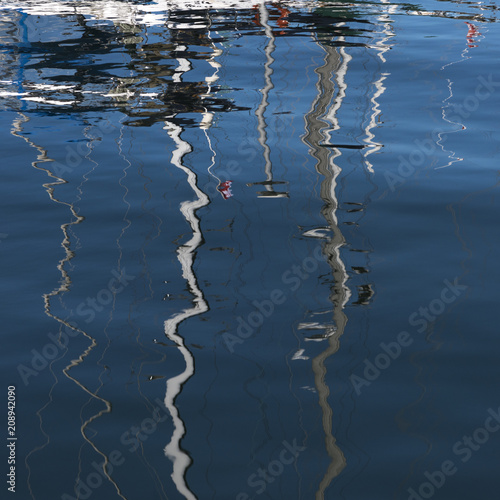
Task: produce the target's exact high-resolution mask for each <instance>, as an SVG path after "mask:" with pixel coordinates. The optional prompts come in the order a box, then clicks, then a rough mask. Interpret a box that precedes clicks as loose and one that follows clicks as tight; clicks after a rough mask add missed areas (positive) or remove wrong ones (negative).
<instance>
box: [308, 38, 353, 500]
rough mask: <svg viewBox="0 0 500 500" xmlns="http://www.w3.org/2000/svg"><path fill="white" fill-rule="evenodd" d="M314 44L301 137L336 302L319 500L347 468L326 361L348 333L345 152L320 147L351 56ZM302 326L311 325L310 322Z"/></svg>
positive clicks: (319, 380) (328, 330) (316, 365)
mask: <svg viewBox="0 0 500 500" xmlns="http://www.w3.org/2000/svg"><path fill="white" fill-rule="evenodd" d="M316 43H317V45H318V46H319V47H321V48H322V50H323V51H324V52H325V56H324V59H323V60H324V64H323V65H322V66H320V67H318V68H316V70H315V73H316V74H317V75H318V82H317V84H316V88H317V90H318V94H317V97H316V99H315V100H314V102H313V104H312V106H311V110H310V111H309V113H307V114H306V115H305V128H306V134H305V135H304V137H303V141H304V142H305V143H306V144H307V145H308V146H309V147H310V153H311V155H312V157H313V158H315V160H316V170H317V171H318V172H319V173H320V174H321V175H322V176H323V178H324V180H323V181H322V183H321V188H320V193H321V198H322V199H323V200H324V201H325V206H324V207H323V209H322V213H323V216H324V217H325V219H326V221H327V222H328V224H329V226H330V228H331V230H332V232H333V236H332V237H331V238H330V240H329V241H328V242H327V243H326V245H325V246H324V253H325V254H326V255H327V259H328V263H329V265H330V267H331V268H332V271H333V277H334V286H333V292H332V295H331V297H330V300H331V302H332V304H333V320H334V325H333V327H332V325H324V330H325V333H324V335H323V338H327V339H328V347H327V348H326V349H325V350H324V351H323V352H321V353H320V354H319V355H317V356H316V357H315V358H314V359H313V360H312V370H313V373H314V383H315V386H316V390H317V392H318V396H319V401H318V402H319V405H320V408H321V411H322V423H323V431H324V433H325V445H326V451H327V453H328V456H329V457H330V464H329V465H328V468H327V470H326V472H325V474H324V476H323V478H322V480H321V482H320V484H319V487H318V491H317V492H316V499H317V500H323V499H324V497H325V490H326V488H327V487H328V486H329V485H330V483H331V481H332V480H333V479H334V478H335V477H337V476H338V475H339V474H340V473H341V471H342V470H343V469H344V467H345V466H346V459H345V457H344V454H343V452H342V450H341V449H340V448H339V447H338V445H337V444H336V439H335V437H334V435H333V429H332V425H333V424H332V416H333V411H332V408H331V407H330V405H329V403H328V396H329V394H330V389H329V387H328V385H327V382H326V366H325V362H326V360H327V359H328V358H329V357H330V356H331V355H332V354H334V353H335V352H337V351H338V349H339V337H340V336H341V335H342V334H343V333H344V330H345V327H346V324H347V316H346V314H345V313H344V307H345V305H346V304H347V302H348V300H349V297H350V296H351V293H350V290H349V288H348V287H347V285H346V282H347V279H348V274H347V270H346V267H345V265H344V263H343V261H342V259H341V256H340V248H341V247H342V246H343V245H344V244H345V239H344V236H343V234H342V232H341V231H340V228H339V227H338V221H337V216H336V211H337V208H338V200H337V195H336V179H337V177H338V176H339V174H340V172H341V169H340V167H338V166H337V165H336V164H335V158H337V157H338V156H340V155H341V152H340V150H339V149H338V148H335V147H333V148H331V149H330V148H325V147H324V146H322V143H323V142H324V140H325V137H326V136H328V135H329V134H328V132H327V131H326V130H325V129H326V127H327V123H330V124H331V125H333V130H336V129H338V128H339V125H338V119H337V116H336V114H337V111H338V109H340V106H341V104H342V100H343V98H344V97H345V91H346V84H345V75H346V72H347V66H348V62H349V60H350V59H351V57H350V56H349V55H348V54H346V53H345V50H344V49H343V48H339V49H338V51H337V49H336V48H334V47H332V46H330V45H327V44H322V43H321V41H320V40H317V41H316ZM333 74H335V83H336V86H337V95H336V96H335V83H334V82H333V81H332V75H333ZM304 326H307V324H306V325H304Z"/></svg>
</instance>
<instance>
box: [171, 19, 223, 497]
mask: <svg viewBox="0 0 500 500" xmlns="http://www.w3.org/2000/svg"><path fill="white" fill-rule="evenodd" d="M209 23H210V20H208V24H209ZM207 27H208V26H207ZM211 45H212V49H213V54H212V57H211V59H210V60H209V63H210V65H211V66H212V67H213V68H214V73H213V74H212V75H211V76H207V77H206V78H205V81H206V82H207V84H208V85H209V87H208V90H207V93H206V94H205V96H207V95H208V94H209V93H210V91H211V86H212V85H213V83H214V82H215V81H216V80H217V79H218V76H217V74H218V71H219V68H220V64H219V63H218V62H217V61H216V60H215V58H216V57H217V56H219V55H221V53H222V51H221V50H220V49H217V48H216V47H215V46H214V44H213V42H212V44H211ZM178 62H179V66H178V68H177V70H176V73H175V75H174V77H175V78H176V80H177V81H181V80H182V75H183V73H185V72H186V71H189V69H190V68H191V64H190V62H189V61H188V60H186V59H184V58H180V59H178ZM212 119H213V114H212V113H209V112H208V111H207V110H205V113H204V114H203V116H202V120H201V122H200V124H199V128H200V130H203V133H204V135H205V137H206V139H207V142H208V146H209V148H210V151H211V152H212V162H211V165H210V167H209V173H211V172H210V168H212V167H213V165H214V163H215V151H214V150H213V148H212V145H211V142H210V139H209V137H208V134H207V129H208V128H209V127H210V126H211V124H212ZM164 128H165V129H166V130H167V133H168V135H169V137H170V138H171V139H172V140H173V141H174V144H175V149H174V151H173V153H172V159H171V163H172V165H174V166H175V167H176V168H178V169H180V170H182V171H183V172H184V173H185V174H186V176H187V183H188V184H189V186H190V187H191V189H192V190H193V192H194V194H195V195H196V198H195V199H194V200H192V201H187V200H186V201H184V202H182V203H181V205H180V211H181V213H182V215H183V216H184V218H185V219H186V222H187V223H188V224H189V226H190V227H191V230H192V237H191V239H190V240H189V241H188V242H186V243H184V244H182V245H180V246H179V247H178V249H177V258H178V260H179V262H180V264H181V268H182V276H183V278H184V279H185V280H186V282H187V286H188V288H189V291H190V292H191V294H192V295H193V298H192V304H193V307H191V308H189V309H184V310H182V311H181V312H179V313H177V314H175V315H174V316H172V317H171V318H169V319H167V320H166V321H165V322H164V328H165V336H166V337H167V338H168V339H169V340H172V341H173V342H175V343H176V345H177V347H178V349H179V351H180V353H181V354H182V356H183V358H184V362H185V369H184V371H183V372H182V373H180V374H179V375H177V376H175V377H172V378H170V379H169V380H168V381H167V386H166V392H165V399H164V403H165V406H166V408H167V409H168V411H169V412H170V415H171V416H172V421H173V425H174V432H173V434H172V438H171V440H170V442H169V443H168V444H167V445H166V446H165V448H164V453H165V455H166V456H167V457H168V458H169V459H170V460H172V462H173V472H172V476H171V477H172V480H173V482H174V484H175V486H176V488H177V490H178V491H179V493H181V494H182V495H183V496H184V498H186V499H187V500H194V499H196V498H197V497H196V495H195V494H194V493H193V492H192V491H191V490H190V488H189V486H188V485H187V482H186V472H187V469H188V467H189V466H190V464H191V458H190V456H189V455H188V454H187V453H186V452H185V451H184V450H182V448H181V440H182V438H183V436H184V434H185V433H186V427H185V424H184V421H183V420H182V418H181V416H180V414H179V410H178V409H177V407H176V406H175V400H176V398H177V396H178V395H179V394H180V393H181V391H182V388H183V385H184V384H185V383H186V382H187V381H188V380H189V379H190V378H191V377H192V376H193V375H194V372H195V361H194V356H193V354H192V353H191V351H190V350H189V349H188V348H187V347H186V344H185V341H184V338H183V337H182V336H181V335H180V334H179V332H178V328H179V325H180V324H181V323H182V322H183V321H184V320H186V319H188V318H191V317H193V316H197V315H199V314H203V313H204V312H206V311H208V310H209V306H208V302H207V301H206V300H205V297H204V295H203V292H202V290H201V289H200V286H199V284H198V279H197V277H196V274H195V272H194V269H193V265H194V261H195V256H196V251H197V249H198V248H199V247H200V245H201V244H202V243H203V233H202V231H201V226H200V219H199V217H198V216H197V215H196V212H197V211H198V210H199V209H200V208H202V207H204V206H206V205H208V204H209V203H210V198H209V197H208V195H207V194H206V193H204V192H203V191H202V190H201V189H200V188H199V187H198V178H197V175H196V173H195V172H194V171H193V170H191V169H190V168H189V167H187V166H186V165H184V157H185V156H186V155H188V154H189V153H190V152H191V151H192V150H193V148H192V146H191V145H190V144H189V143H188V142H187V141H185V140H183V139H182V138H181V134H182V131H183V129H182V127H181V126H179V125H177V124H175V123H173V122H172V121H166V122H165V127H164ZM212 175H213V174H212Z"/></svg>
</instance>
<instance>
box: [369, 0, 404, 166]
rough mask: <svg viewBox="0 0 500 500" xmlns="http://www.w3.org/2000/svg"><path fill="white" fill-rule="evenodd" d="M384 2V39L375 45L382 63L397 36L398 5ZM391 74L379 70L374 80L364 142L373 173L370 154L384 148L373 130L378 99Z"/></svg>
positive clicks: (385, 0) (376, 118) (382, 21)
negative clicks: (394, 26)
mask: <svg viewBox="0 0 500 500" xmlns="http://www.w3.org/2000/svg"><path fill="white" fill-rule="evenodd" d="M381 1H382V4H386V13H384V14H381V15H380V16H378V17H377V21H379V22H380V23H382V34H383V36H382V39H381V40H378V41H377V43H376V44H375V46H374V49H375V50H376V56H377V57H378V58H379V60H380V62H381V63H382V64H384V63H386V62H387V60H386V58H385V53H386V52H387V51H388V50H390V49H391V45H388V44H387V42H388V41H389V40H390V39H391V38H392V37H393V36H395V33H394V30H393V29H392V24H391V23H392V19H391V18H390V17H389V14H391V13H394V12H396V10H397V7H396V6H395V5H387V4H388V2H389V0H381ZM389 75H390V73H382V72H381V71H380V72H379V77H378V79H377V80H375V81H374V82H373V86H374V87H375V92H374V93H373V95H372V97H371V98H370V102H371V104H372V109H371V114H370V116H369V120H368V124H367V125H366V127H365V133H366V138H365V140H364V142H365V143H366V144H367V145H368V146H369V149H367V150H366V151H365V152H364V156H365V164H366V168H367V169H368V171H369V172H371V173H373V165H372V163H371V162H370V161H369V160H368V156H370V155H371V154H373V153H377V152H378V151H380V149H381V148H382V144H380V143H378V142H375V141H374V140H373V139H375V134H374V133H373V132H372V130H373V129H375V128H376V126H377V120H378V119H379V115H380V113H381V110H380V106H379V103H378V101H377V99H378V98H379V97H380V96H381V95H382V94H383V93H384V92H385V90H386V87H385V86H384V80H385V79H386V78H387V77H388V76H389Z"/></svg>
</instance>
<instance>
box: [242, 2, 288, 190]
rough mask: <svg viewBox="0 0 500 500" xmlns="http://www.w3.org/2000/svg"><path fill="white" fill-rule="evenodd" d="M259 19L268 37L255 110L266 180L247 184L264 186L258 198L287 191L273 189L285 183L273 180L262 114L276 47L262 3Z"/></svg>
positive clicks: (269, 149)
mask: <svg viewBox="0 0 500 500" xmlns="http://www.w3.org/2000/svg"><path fill="white" fill-rule="evenodd" d="M259 20H260V24H261V25H262V26H263V27H264V30H265V34H266V37H267V38H268V42H267V45H266V47H265V49H264V53H265V55H266V62H265V64H264V79H265V85H264V88H263V89H262V90H261V94H262V99H261V101H260V104H259V106H258V108H257V110H256V112H255V115H256V116H257V130H258V132H259V138H258V141H259V144H260V145H261V147H262V149H263V156H264V165H265V166H264V171H265V174H266V180H265V181H260V182H251V183H248V184H247V186H255V185H261V186H264V187H265V188H266V190H265V191H259V192H257V196H258V197H259V198H287V197H288V193H286V192H277V191H275V190H274V188H273V186H274V185H275V184H285V182H283V181H275V180H274V179H273V167H272V162H271V148H270V147H269V144H268V143H267V131H266V129H267V123H266V119H265V116H264V113H265V111H266V108H267V107H268V105H269V93H270V92H271V90H272V89H273V88H274V84H273V81H272V79H271V76H272V74H273V69H272V64H273V62H274V58H273V52H274V50H275V48H276V40H275V35H274V33H273V30H272V28H271V26H270V25H269V12H268V11H267V7H266V5H265V4H264V3H260V4H259Z"/></svg>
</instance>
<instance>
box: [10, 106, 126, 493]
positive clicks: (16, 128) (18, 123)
mask: <svg viewBox="0 0 500 500" xmlns="http://www.w3.org/2000/svg"><path fill="white" fill-rule="evenodd" d="M20 115H21V117H22V118H19V119H17V120H15V121H14V123H13V127H12V130H11V134H12V135H13V136H15V137H18V138H21V139H23V140H24V141H25V142H27V143H28V144H29V145H30V146H31V147H33V148H34V149H36V150H37V151H38V153H39V154H38V156H37V159H36V160H35V161H33V162H32V166H33V168H35V169H37V170H40V171H43V172H45V173H46V174H47V176H48V177H50V178H52V179H54V181H53V182H48V183H45V184H43V187H44V188H45V190H46V191H47V194H48V195H49V198H50V200H51V201H53V202H54V203H57V204H60V205H64V206H66V207H68V208H69V209H70V212H71V214H72V215H73V217H74V220H72V221H71V222H67V223H64V224H62V225H61V230H62V232H63V236H64V237H63V241H62V243H61V246H62V248H63V249H64V252H65V256H64V257H63V258H62V259H61V260H60V261H59V263H58V265H57V269H58V270H59V271H60V273H61V275H62V278H63V279H62V281H61V283H60V286H59V287H58V288H56V289H54V290H53V291H51V292H49V293H46V294H43V296H42V298H43V301H44V312H45V314H46V315H47V316H49V317H50V318H52V319H54V320H55V321H56V322H57V323H59V325H60V326H61V328H62V327H63V326H64V327H66V328H70V329H72V330H75V331H78V332H79V333H81V334H82V335H83V336H85V337H86V338H87V339H88V340H89V342H90V345H89V346H88V347H87V348H86V349H85V351H84V352H83V353H81V354H80V355H79V357H78V358H77V359H76V360H72V361H71V363H70V364H69V365H67V366H66V367H65V368H64V369H63V370H62V372H63V374H64V375H65V376H66V377H67V378H68V379H70V380H71V381H72V382H74V383H75V384H76V385H78V386H79V387H80V388H81V389H82V390H83V391H84V392H86V393H87V394H88V395H89V396H91V398H93V399H97V400H99V401H100V402H102V403H103V404H104V406H105V408H104V409H103V410H101V411H100V412H99V413H98V414H97V415H96V416H95V418H97V417H98V416H101V415H103V414H104V413H109V412H110V411H111V404H110V402H109V401H107V400H106V399H104V398H102V397H100V396H98V395H97V394H96V393H94V392H92V391H91V390H90V389H88V388H87V387H85V386H84V385H83V384H82V383H81V382H80V381H78V380H77V379H75V378H74V377H72V376H71V375H70V374H69V370H70V369H71V368H72V367H74V366H77V365H79V364H80V363H83V361H84V358H85V357H87V356H88V355H89V354H90V352H91V351H92V350H93V349H94V348H95V347H96V346H97V342H96V340H95V338H93V337H92V336H91V335H89V334H88V333H87V332H85V331H84V330H82V329H80V328H79V327H78V326H77V325H76V324H75V323H74V322H71V321H69V320H68V319H64V318H61V317H59V316H57V315H55V314H53V313H52V311H51V300H52V299H53V298H54V297H57V296H60V295H61V294H62V293H64V292H67V291H69V287H70V285H71V278H70V276H69V274H68V272H67V271H66V269H65V266H66V265H67V263H68V262H70V261H71V259H73V257H74V256H75V254H74V252H73V251H72V250H71V241H70V236H69V230H70V229H71V227H72V226H74V225H76V224H80V223H81V222H82V221H83V220H84V217H82V216H80V215H78V214H77V212H76V209H75V207H74V205H73V204H72V203H68V202H65V201H62V200H60V199H58V198H57V197H56V196H55V188H56V187H57V186H60V185H62V184H66V183H67V182H68V181H66V180H65V179H63V178H61V177H58V176H56V175H54V174H53V173H52V172H51V171H50V170H49V169H46V168H43V167H41V166H40V165H39V163H47V162H52V161H53V160H52V159H51V158H49V156H48V154H47V151H46V150H45V149H44V148H43V147H41V146H38V145H36V144H35V143H34V142H33V141H31V140H30V139H29V138H27V137H24V136H23V135H22V133H23V127H22V125H23V124H24V123H26V122H28V121H29V118H28V117H27V116H26V115H24V114H23V113H20ZM52 373H53V372H52ZM53 375H54V377H55V378H56V381H55V383H54V385H53V386H52V388H51V390H50V392H49V401H48V402H47V403H46V404H45V405H44V406H43V407H42V408H40V409H39V410H38V412H37V415H38V417H39V420H40V430H41V432H42V434H43V435H44V436H45V437H46V442H45V443H44V444H43V445H42V446H37V447H36V448H34V449H33V450H31V451H30V452H29V453H28V454H27V455H26V458H25V464H26V468H27V469H28V480H27V481H28V489H29V491H30V495H31V497H32V498H35V496H34V493H33V491H32V488H31V484H30V467H29V463H28V462H29V458H30V457H31V455H33V453H35V452H37V451H40V450H41V449H43V448H44V447H45V446H46V445H47V444H48V443H49V442H50V437H49V436H48V435H47V434H46V433H45V432H44V430H43V419H42V415H41V412H42V411H43V410H44V409H45V408H46V407H47V406H48V405H49V404H50V402H51V401H52V390H53V388H54V386H55V385H56V384H57V383H58V379H57V377H56V376H55V374H54V373H53ZM81 434H82V436H83V438H84V439H85V441H87V442H88V443H89V444H90V445H91V447H92V448H93V449H94V450H95V451H96V453H98V454H99V455H101V456H102V458H103V459H104V464H105V465H107V463H108V457H107V456H106V455H105V454H104V453H103V452H101V451H100V450H99V449H98V448H97V447H96V446H95V445H94V443H93V442H92V441H91V440H90V439H89V438H88V436H87V435H86V434H85V432H84V428H83V427H81ZM104 474H105V476H106V477H107V478H108V480H109V481H110V482H111V483H112V484H113V485H114V486H115V488H116V491H117V493H118V495H119V496H120V497H121V498H123V499H124V500H126V499H125V497H123V496H122V494H121V491H120V489H119V487H118V485H117V484H116V483H115V482H114V480H113V479H112V478H111V477H110V476H109V474H108V473H107V471H106V470H104Z"/></svg>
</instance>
